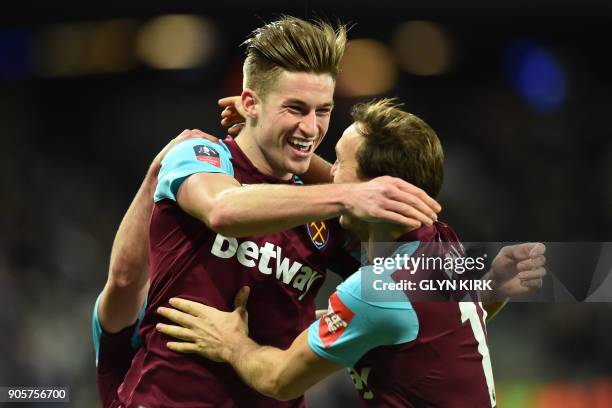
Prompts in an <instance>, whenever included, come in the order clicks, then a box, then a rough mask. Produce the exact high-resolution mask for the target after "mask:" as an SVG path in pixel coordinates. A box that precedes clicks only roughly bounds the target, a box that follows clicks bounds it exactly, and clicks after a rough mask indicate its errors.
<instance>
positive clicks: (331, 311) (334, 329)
mask: <svg viewBox="0 0 612 408" xmlns="http://www.w3.org/2000/svg"><path fill="white" fill-rule="evenodd" d="M353 316H355V313H353V311H352V310H351V309H349V308H348V307H346V305H345V304H344V303H342V301H341V300H340V298H339V297H338V293H337V292H334V294H333V295H331V296H330V297H329V306H328V308H327V312H326V313H325V314H324V315H323V316H322V317H321V320H320V322H319V338H320V339H321V342H322V343H323V345H324V346H325V348H330V347H331V346H332V345H333V344H334V343H335V342H336V340H338V338H339V337H340V336H342V333H344V331H345V330H346V328H347V327H348V325H349V324H350V323H351V320H352V319H353Z"/></svg>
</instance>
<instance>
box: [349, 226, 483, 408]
mask: <svg viewBox="0 0 612 408" xmlns="http://www.w3.org/2000/svg"><path fill="white" fill-rule="evenodd" d="M414 240H418V241H420V242H421V244H420V245H419V248H418V249H417V250H416V251H415V253H414V254H412V256H413V257H419V256H421V254H423V255H424V256H425V255H426V256H430V257H432V256H433V257H441V258H442V259H445V258H447V257H449V256H457V255H458V256H464V253H463V248H462V246H461V245H460V244H459V243H458V242H459V240H458V238H457V236H456V234H455V233H454V231H453V230H452V229H451V228H450V227H449V226H448V225H446V224H443V223H436V224H435V225H434V226H433V227H424V228H421V229H419V230H417V231H414V232H412V233H410V234H408V235H407V236H404V237H402V238H401V241H403V242H409V241H414ZM445 243H451V245H446V244H445ZM452 243H457V245H452ZM450 252H452V254H451V253H450ZM444 273H445V272H444V271H441V270H438V269H436V270H429V271H424V269H423V268H420V269H419V270H416V272H414V271H408V270H402V271H397V272H395V273H394V274H393V275H392V276H393V280H394V281H396V282H400V281H402V280H403V279H406V278H411V280H412V281H414V282H417V284H418V281H420V280H428V281H430V282H432V281H436V280H439V281H443V280H450V279H452V278H451V277H449V276H444V275H442V274H444ZM430 286H431V285H430ZM450 292H452V293H449V292H446V293H445V295H446V296H443V297H446V300H443V299H442V298H436V299H435V300H432V301H412V302H411V303H412V307H413V309H414V311H415V312H416V316H417V318H418V335H417V337H416V339H414V340H413V341H410V342H407V343H404V344H394V345H387V346H381V347H378V348H375V349H373V350H371V351H370V352H368V353H367V354H366V355H364V356H363V358H362V359H361V360H359V362H358V363H357V364H356V365H355V367H354V368H353V369H352V370H351V375H352V376H353V378H354V379H355V378H357V379H362V380H363V379H364V378H367V381H362V382H363V383H364V387H363V390H362V392H361V393H360V395H361V397H362V401H363V402H364V405H365V406H385V407H441V408H453V407H456V408H464V407H470V408H478V407H491V406H492V405H493V406H494V405H495V402H494V401H495V393H494V385H493V376H492V372H491V362H490V358H489V350H488V347H487V340H486V328H485V320H486V312H485V311H484V309H483V308H482V306H481V305H480V303H479V302H478V301H477V299H478V298H477V295H476V293H475V292H474V291H471V290H463V291H459V290H456V291H450ZM405 293H406V295H407V296H408V297H409V298H410V296H411V292H410V291H406V292H405ZM458 293H460V297H461V298H462V299H463V300H464V301H461V302H456V301H453V300H452V299H451V298H453V297H454V298H455V299H456V298H457V294H458ZM423 294H424V293H423V292H421V293H420V295H421V298H422V299H423V298H425V299H426V297H423V296H422V295H423ZM430 295H433V293H430ZM434 296H435V295H434Z"/></svg>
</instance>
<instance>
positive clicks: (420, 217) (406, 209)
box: [386, 201, 433, 228]
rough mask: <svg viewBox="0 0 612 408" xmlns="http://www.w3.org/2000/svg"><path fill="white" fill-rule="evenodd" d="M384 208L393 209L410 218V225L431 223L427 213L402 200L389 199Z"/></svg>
mask: <svg viewBox="0 0 612 408" xmlns="http://www.w3.org/2000/svg"><path fill="white" fill-rule="evenodd" d="M386 210H389V211H393V212H394V213H397V214H399V215H402V216H404V217H405V218H407V219H410V220H412V221H411V222H410V226H411V227H417V228H418V227H420V226H421V224H424V225H432V224H433V220H432V219H431V218H430V217H428V216H427V215H425V214H423V213H422V212H420V211H419V209H417V208H415V207H413V206H411V205H409V204H405V203H404V202H403V201H390V202H389V203H388V205H387V206H386Z"/></svg>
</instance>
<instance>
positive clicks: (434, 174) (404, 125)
mask: <svg viewBox="0 0 612 408" xmlns="http://www.w3.org/2000/svg"><path fill="white" fill-rule="evenodd" d="M352 117H353V121H355V122H357V125H356V128H357V130H358V132H359V133H361V135H362V136H364V138H365V140H364V142H363V143H362V144H361V145H360V146H359V149H358V150H357V164H358V165H359V168H358V176H359V177H360V178H364V179H370V178H375V177H379V176H385V175H386V176H393V177H399V178H401V179H403V180H406V181H407V182H409V183H412V184H414V185H415V186H417V187H419V188H422V189H423V190H425V191H426V192H427V194H429V195H430V196H431V197H434V198H435V197H437V196H438V193H439V192H440V188H441V187H442V180H443V178H444V152H443V151H442V145H441V144H440V140H439V139H438V136H437V135H436V132H434V130H433V129H432V128H431V127H429V125H428V124H427V123H425V122H424V121H423V120H421V119H419V118H418V117H417V116H415V115H413V114H411V113H408V112H404V111H403V110H401V109H400V105H399V104H397V103H396V102H395V100H393V99H382V100H378V101H372V102H369V103H362V104H358V105H356V106H355V107H354V108H353V111H352Z"/></svg>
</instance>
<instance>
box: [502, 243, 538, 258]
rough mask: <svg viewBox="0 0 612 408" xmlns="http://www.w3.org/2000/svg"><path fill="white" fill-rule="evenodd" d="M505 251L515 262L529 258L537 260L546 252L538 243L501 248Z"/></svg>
mask: <svg viewBox="0 0 612 408" xmlns="http://www.w3.org/2000/svg"><path fill="white" fill-rule="evenodd" d="M503 249H504V250H506V251H507V254H508V256H509V257H510V258H512V259H515V260H517V261H519V260H523V259H529V258H537V257H539V256H543V255H544V253H545V252H546V247H545V246H544V244H541V243H539V242H526V243H523V244H517V245H508V246H506V247H504V248H503Z"/></svg>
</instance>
